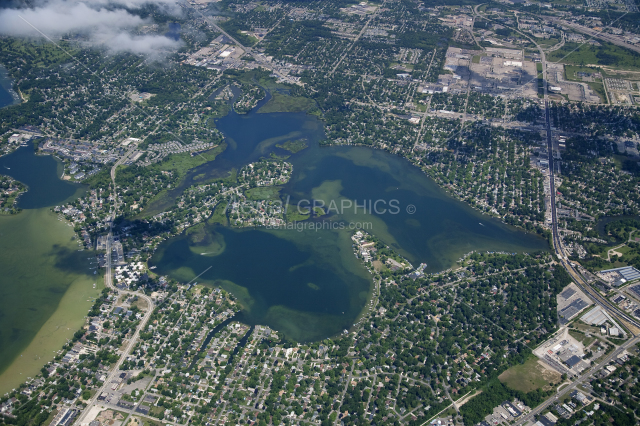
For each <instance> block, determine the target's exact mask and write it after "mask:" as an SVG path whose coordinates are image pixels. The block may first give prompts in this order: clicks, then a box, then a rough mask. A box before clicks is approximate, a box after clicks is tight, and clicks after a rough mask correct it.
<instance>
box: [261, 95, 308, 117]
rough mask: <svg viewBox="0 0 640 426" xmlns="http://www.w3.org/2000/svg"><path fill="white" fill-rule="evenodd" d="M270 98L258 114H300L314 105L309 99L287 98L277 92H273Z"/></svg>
mask: <svg viewBox="0 0 640 426" xmlns="http://www.w3.org/2000/svg"><path fill="white" fill-rule="evenodd" d="M271 96H272V97H271V99H270V100H269V102H267V104H266V105H264V106H263V107H262V108H260V109H259V110H258V112H259V113H269V112H302V111H308V110H310V109H312V108H313V107H314V106H315V105H316V103H315V101H314V100H313V99H309V98H303V97H294V96H287V95H283V94H281V93H278V92H273V93H272V94H271Z"/></svg>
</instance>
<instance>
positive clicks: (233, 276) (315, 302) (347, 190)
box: [151, 107, 548, 341]
mask: <svg viewBox="0 0 640 426" xmlns="http://www.w3.org/2000/svg"><path fill="white" fill-rule="evenodd" d="M258 108H259V107H258ZM258 108H256V109H254V111H252V112H250V113H249V114H246V115H239V114H236V113H235V112H231V113H230V114H229V115H227V116H225V117H223V118H221V119H219V120H217V121H216V126H217V128H218V129H220V130H221V131H222V132H223V134H224V135H225V137H226V140H227V143H228V148H227V150H226V151H225V152H223V153H222V154H221V155H220V156H219V157H218V158H217V159H216V160H214V161H212V162H210V163H208V164H206V165H204V166H201V168H200V173H202V172H203V171H206V173H207V174H208V175H209V176H215V175H216V173H220V172H226V171H228V170H229V169H230V168H232V167H234V168H239V167H241V166H242V165H245V164H247V163H249V162H252V161H256V160H257V159H259V158H260V157H266V156H268V155H269V154H270V153H277V154H279V155H285V154H287V152H286V151H283V150H281V149H279V148H277V147H275V144H276V143H279V142H280V143H281V142H284V141H287V140H297V139H306V140H307V143H308V144H309V147H308V148H306V149H304V150H302V151H300V152H299V153H297V154H295V155H292V156H291V157H290V159H289V160H288V161H291V163H292V164H293V169H294V171H293V174H292V177H291V180H290V181H289V183H287V184H286V185H284V187H283V191H282V195H283V199H286V200H289V208H296V207H297V205H298V203H301V204H302V205H307V203H312V202H313V200H315V202H316V203H324V205H325V206H330V205H332V204H331V203H332V202H333V203H334V204H335V205H337V206H344V205H349V203H351V205H358V206H360V207H359V208H357V209H356V208H346V209H339V211H335V210H334V211H332V212H331V214H329V215H328V216H325V217H322V218H315V219H312V220H313V221H315V222H316V223H317V224H319V225H323V227H324V224H327V225H328V226H327V227H328V228H332V229H326V228H325V229H322V230H321V231H316V230H309V229H306V230H300V231H297V230H283V229H278V230H267V229H264V228H257V229H250V230H237V229H227V228H223V227H219V226H202V225H201V226H200V228H199V229H198V232H197V233H198V234H200V235H198V236H197V237H194V233H193V232H192V233H191V234H190V233H188V232H187V233H185V234H183V235H180V236H178V237H175V238H172V239H169V240H168V241H165V242H164V243H163V244H161V245H160V247H159V248H158V250H157V251H156V253H155V255H154V257H153V258H152V261H151V263H152V264H153V265H156V266H157V270H156V271H155V272H157V273H160V274H167V275H169V276H171V277H173V278H176V279H178V280H180V281H185V282H186V281H190V280H191V279H193V278H194V277H196V276H197V275H199V274H200V273H202V272H203V271H205V270H207V268H210V269H208V270H207V271H206V272H205V273H204V274H202V275H201V276H200V277H199V278H198V281H199V282H201V283H207V284H211V285H221V286H222V287H224V288H225V289H227V290H229V291H231V292H232V293H233V294H234V295H235V296H236V297H237V298H238V300H239V301H240V303H241V304H242V305H243V307H244V314H245V320H246V322H248V323H251V324H253V323H260V324H267V325H269V326H271V327H273V328H274V329H276V330H279V331H283V332H284V333H285V334H287V335H288V336H289V337H291V338H293V339H295V340H298V341H311V340H318V339H322V338H325V337H329V336H332V335H335V334H337V333H340V332H342V330H344V329H349V328H350V327H351V326H352V325H353V323H354V322H355V321H356V320H357V318H358V316H359V315H360V313H361V312H362V310H363V308H364V306H365V304H366V302H367V300H368V298H369V297H370V293H371V277H370V275H369V273H368V271H366V269H365V268H364V266H362V265H361V263H360V261H358V260H357V259H356V258H355V256H354V254H353V249H352V247H351V241H350V239H349V237H350V236H351V234H352V232H353V231H351V230H349V229H333V227H334V226H335V225H332V224H337V225H339V226H335V227H337V228H340V226H344V227H347V228H348V226H350V224H353V225H358V224H360V225H362V226H366V227H367V231H368V232H370V233H372V234H374V235H375V236H377V237H378V238H380V239H381V240H383V241H384V242H385V243H386V244H388V245H389V246H391V247H393V248H395V249H396V250H397V251H398V252H400V253H401V254H402V255H403V256H405V257H406V258H407V259H408V260H409V261H410V262H412V263H413V264H414V266H417V265H418V264H419V263H421V262H425V263H427V265H428V266H427V269H426V272H436V271H441V270H443V269H446V268H449V267H450V266H452V265H453V264H454V263H455V261H456V260H457V259H458V258H459V257H460V256H461V255H463V254H465V253H468V252H470V251H472V250H482V251H484V250H487V251H508V252H532V251H536V250H546V249H548V245H547V242H546V240H544V239H543V238H540V237H538V236H536V235H532V234H527V233H525V232H524V231H521V230H518V229H516V228H513V227H510V226H508V225H506V224H504V223H502V222H501V221H499V220H497V219H494V218H490V217H488V216H485V215H482V214H481V213H479V212H477V211H475V210H473V209H472V208H471V207H469V206H468V205H466V204H464V203H462V202H460V201H457V200H455V199H453V198H452V197H450V196H449V195H448V194H447V193H446V192H444V191H443V190H442V189H441V188H440V187H438V185H437V184H436V183H435V182H434V181H433V180H431V179H430V178H428V177H427V176H425V175H424V174H423V173H422V172H421V171H420V170H419V169H418V168H416V167H414V166H412V165H411V164H410V163H409V162H408V161H407V160H405V159H403V158H400V157H398V156H395V155H391V154H389V153H386V152H383V151H378V150H372V149H368V148H364V147H351V146H339V147H320V146H319V144H318V142H319V141H320V140H321V139H323V137H324V133H323V130H322V123H321V122H320V121H319V120H317V119H316V118H315V117H314V116H310V115H305V114H303V113H299V114H290V113H274V114H258V113H256V110H257V109H258ZM376 202H377V204H376ZM171 204H172V203H171ZM364 206H367V208H366V210H367V211H366V212H364V210H365V207H364ZM369 206H371V207H369ZM373 206H378V207H379V208H378V209H377V210H376V209H375V208H373ZM385 206H386V207H388V208H387V209H386V211H385V209H384V207H385ZM394 206H395V207H397V208H391V207H394ZM370 210H372V211H370ZM340 224H342V225H340ZM202 244H204V246H203V247H204V248H203V247H200V245H202ZM203 253H204V255H203Z"/></svg>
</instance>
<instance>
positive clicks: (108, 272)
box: [77, 146, 155, 425]
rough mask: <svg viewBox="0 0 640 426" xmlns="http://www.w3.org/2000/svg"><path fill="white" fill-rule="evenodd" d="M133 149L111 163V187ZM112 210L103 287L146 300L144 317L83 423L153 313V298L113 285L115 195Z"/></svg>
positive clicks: (81, 415)
mask: <svg viewBox="0 0 640 426" xmlns="http://www.w3.org/2000/svg"><path fill="white" fill-rule="evenodd" d="M133 151H135V146H133V147H131V148H130V149H129V151H127V153H126V154H125V155H124V156H122V157H121V158H120V159H119V160H118V161H116V163H115V164H114V165H113V167H112V168H111V182H112V185H113V188H114V189H115V186H116V181H115V178H116V171H117V168H118V166H120V165H121V164H122V163H123V162H124V161H126V159H127V158H128V157H129V155H130V154H131V153H132V152H133ZM114 194H116V192H115V191H114ZM114 206H115V207H114V210H113V212H112V214H111V220H110V223H111V228H110V229H109V234H108V236H107V255H106V265H105V273H104V284H105V287H106V288H108V289H110V290H113V291H117V292H118V297H121V296H123V295H133V296H137V297H139V298H140V299H143V300H145V301H146V302H147V311H146V312H145V314H144V317H142V319H141V320H140V324H138V327H137V328H136V331H135V332H134V334H133V336H132V337H131V338H130V339H129V342H128V343H127V344H126V347H125V348H124V350H123V351H122V354H121V355H120V358H119V359H118V361H117V362H116V363H115V364H114V365H113V367H112V369H111V372H110V373H109V375H108V376H107V378H106V379H105V381H104V383H103V384H102V386H101V387H100V389H98V390H97V392H96V393H95V394H94V395H93V397H92V398H91V400H89V402H88V403H87V407H86V408H85V409H84V410H83V411H82V413H81V414H80V416H79V417H78V420H77V424H80V425H81V424H83V422H84V419H85V417H86V415H87V413H89V412H90V411H91V408H93V407H94V406H96V405H104V404H103V403H102V402H98V397H99V396H100V395H101V394H102V393H103V392H105V391H106V390H107V388H108V387H109V386H111V382H112V381H113V380H114V379H115V378H116V376H117V375H118V374H120V373H121V371H120V366H121V365H122V363H123V362H124V361H125V360H126V358H127V356H129V354H130V353H131V351H132V349H133V348H134V347H135V345H136V343H137V342H138V337H139V336H140V331H141V330H143V329H144V327H145V326H146V325H147V322H149V318H151V314H152V313H153V309H154V307H155V305H154V303H153V300H151V298H150V297H149V296H147V295H146V294H144V293H141V292H137V291H127V290H120V289H118V288H117V287H115V286H114V285H113V267H112V265H111V261H112V256H111V243H112V241H113V220H114V218H115V217H116V212H117V209H118V202H117V196H116V200H115V203H114Z"/></svg>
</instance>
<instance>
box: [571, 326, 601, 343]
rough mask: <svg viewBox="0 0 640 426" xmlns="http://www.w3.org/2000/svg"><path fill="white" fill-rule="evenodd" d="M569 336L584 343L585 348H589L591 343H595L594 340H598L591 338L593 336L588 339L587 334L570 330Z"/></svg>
mask: <svg viewBox="0 0 640 426" xmlns="http://www.w3.org/2000/svg"><path fill="white" fill-rule="evenodd" d="M569 334H570V335H571V337H573V338H574V339H576V340H577V341H578V342H580V343H582V344H583V345H584V346H585V347H587V346H589V345H590V344H591V343H593V341H594V340H596V338H595V337H591V336H589V337H587V336H586V335H585V334H583V333H578V332H576V331H574V330H569Z"/></svg>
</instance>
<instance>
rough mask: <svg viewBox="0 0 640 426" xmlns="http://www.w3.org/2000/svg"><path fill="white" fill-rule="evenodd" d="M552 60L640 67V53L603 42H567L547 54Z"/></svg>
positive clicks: (635, 68) (632, 68)
mask: <svg viewBox="0 0 640 426" xmlns="http://www.w3.org/2000/svg"><path fill="white" fill-rule="evenodd" d="M547 60H548V61H550V62H562V63H564V64H572V65H580V66H584V65H587V64H588V65H612V64H616V66H617V67H620V68H622V69H631V70H638V69H640V54H638V53H635V52H633V51H631V50H627V49H624V48H622V47H619V46H616V45H615V44H611V43H606V42H602V45H601V46H593V45H588V44H582V45H580V44H578V43H566V44H565V45H564V46H563V47H561V48H560V49H558V50H555V51H553V52H550V53H549V54H548V55H547Z"/></svg>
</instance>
